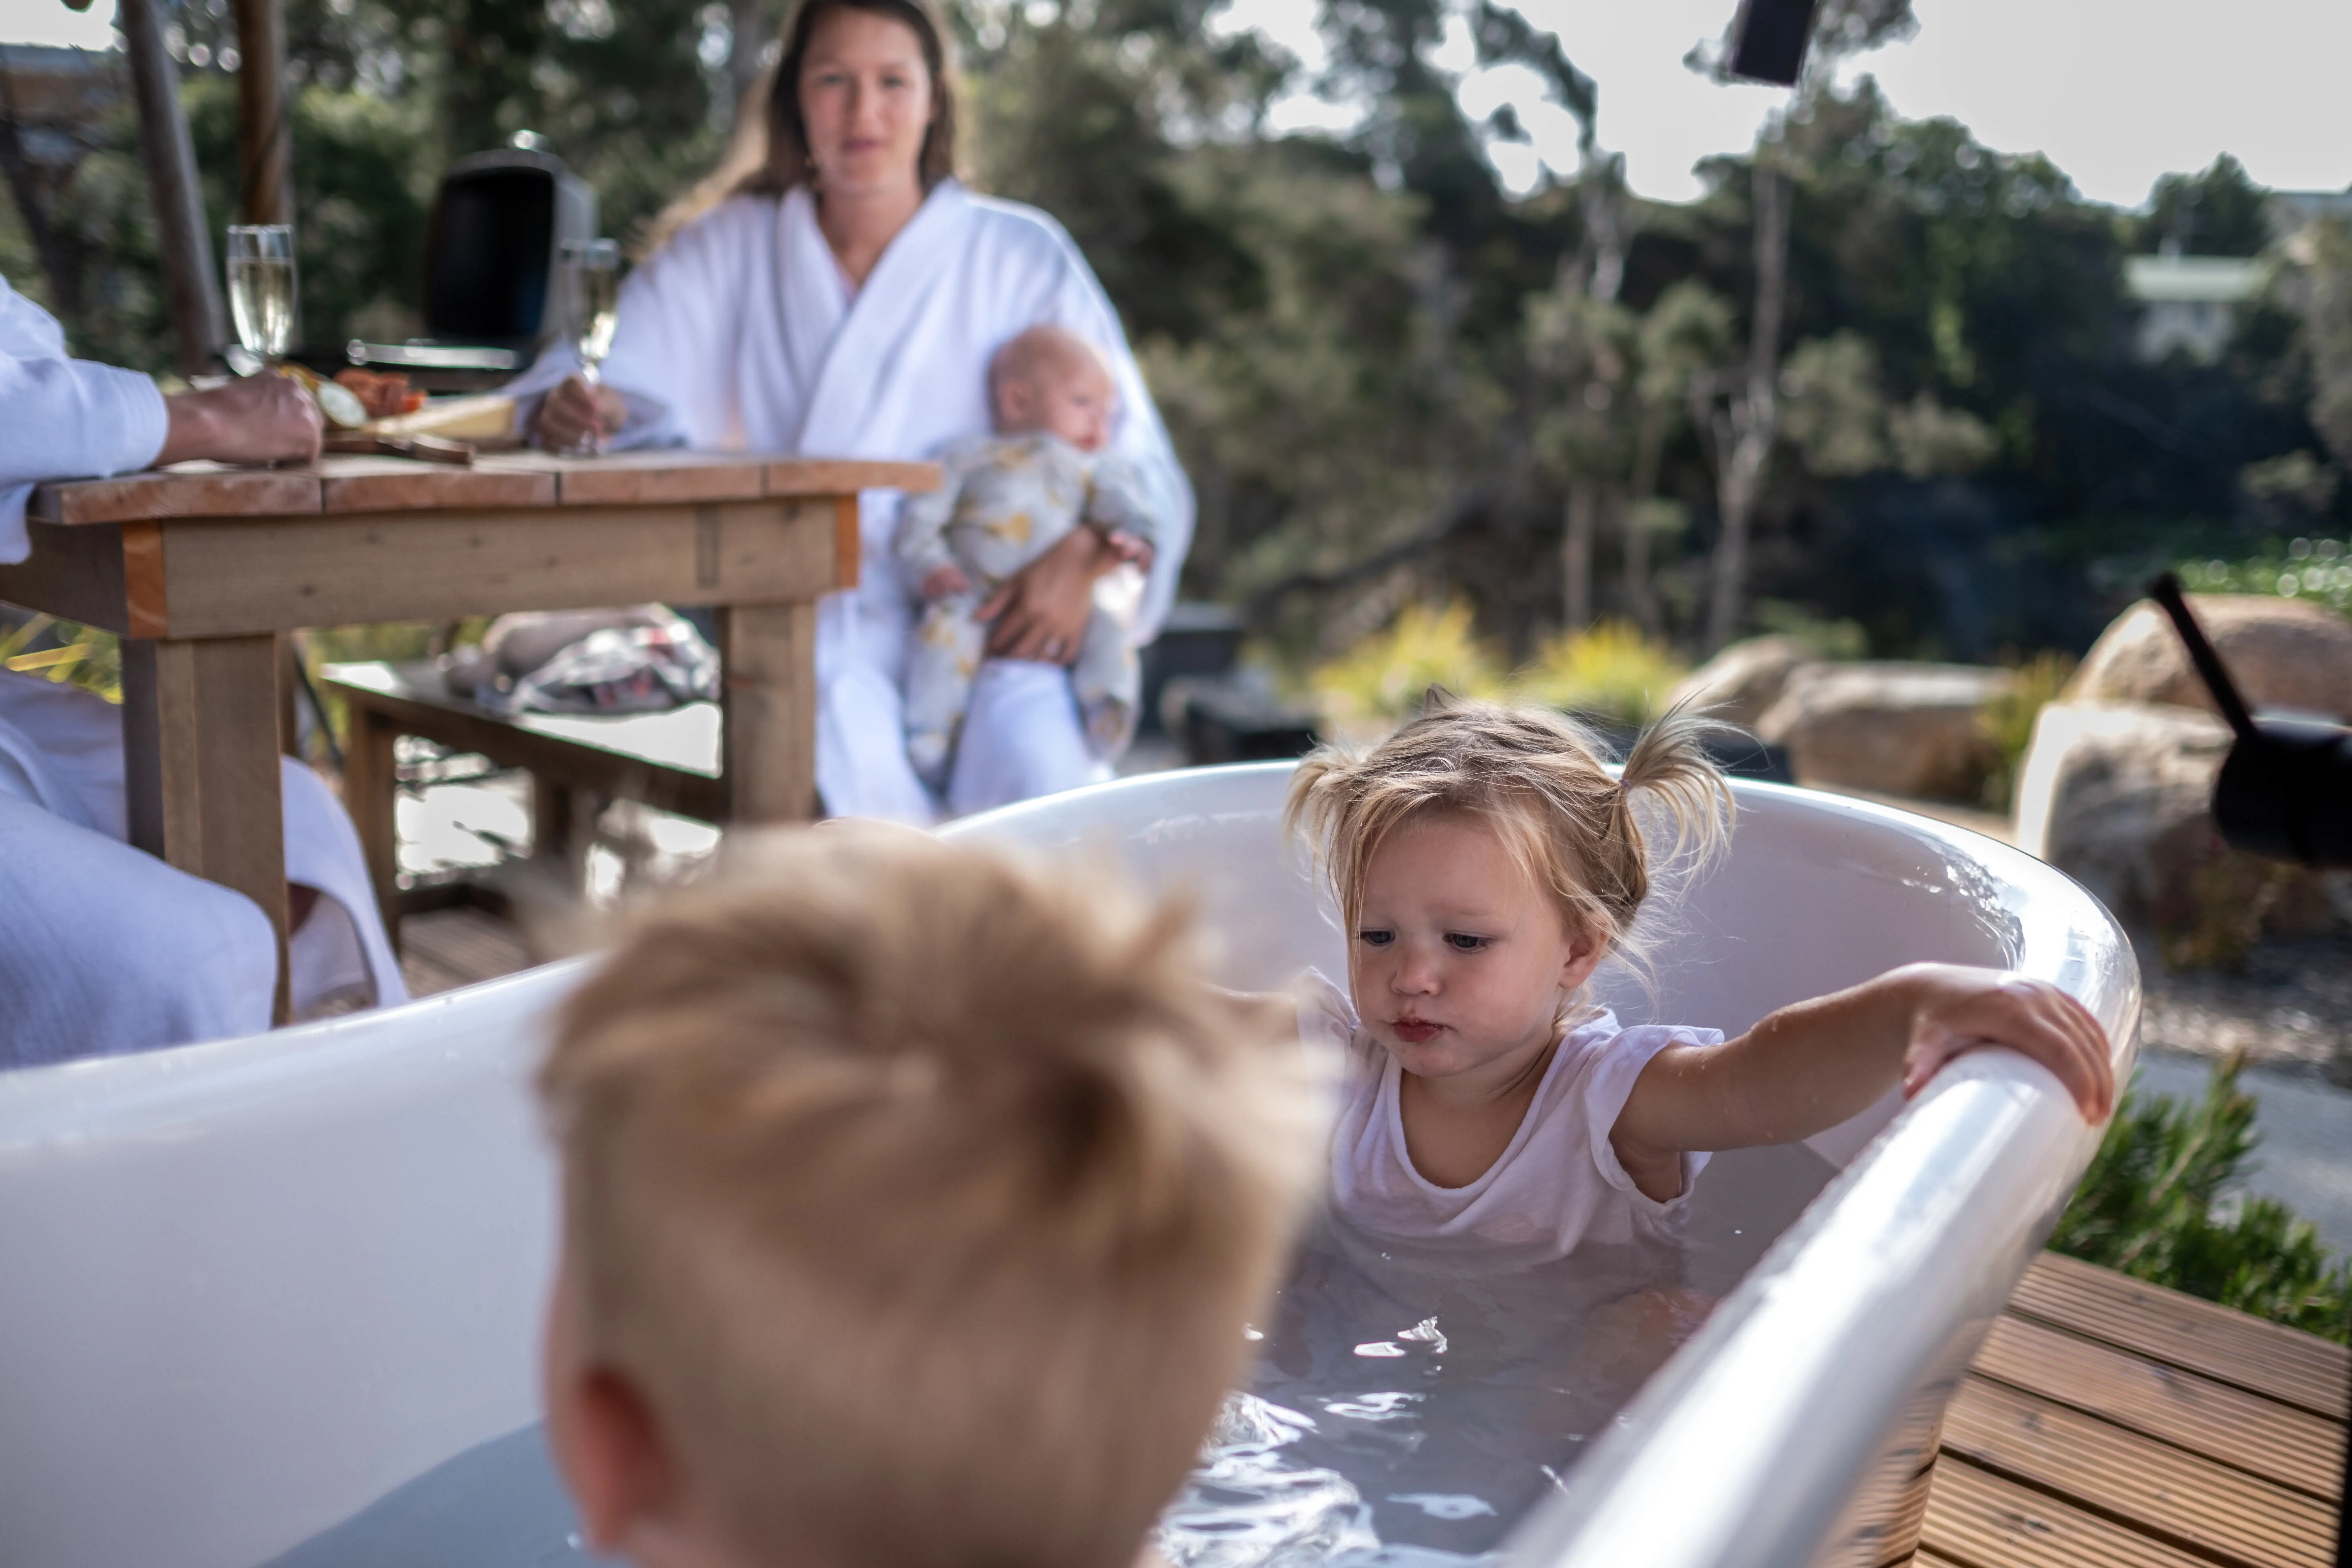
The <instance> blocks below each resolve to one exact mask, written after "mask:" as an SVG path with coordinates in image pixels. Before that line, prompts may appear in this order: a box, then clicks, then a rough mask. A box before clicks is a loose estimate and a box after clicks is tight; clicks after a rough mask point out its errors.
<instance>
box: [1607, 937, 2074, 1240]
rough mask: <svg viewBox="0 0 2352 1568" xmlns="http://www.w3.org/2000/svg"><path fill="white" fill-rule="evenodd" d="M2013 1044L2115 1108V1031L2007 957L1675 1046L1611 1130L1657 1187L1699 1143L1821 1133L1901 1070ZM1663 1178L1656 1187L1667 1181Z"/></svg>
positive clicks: (1631, 1164) (1905, 1073)
mask: <svg viewBox="0 0 2352 1568" xmlns="http://www.w3.org/2000/svg"><path fill="white" fill-rule="evenodd" d="M1980 1046H2007V1047H2010V1048H2011V1050H2016V1051H2021V1052H2023V1053H2024V1054H2025V1055H2026V1056H2028V1057H2031V1058H2033V1059H2034V1060H2035V1061H2038V1062H2040V1063H2041V1064H2042V1066H2043V1067H2046V1068H2049V1069H2050V1070H2051V1071H2052V1072H2053V1073H2054V1074H2056V1075H2057V1078H2058V1081H2059V1082H2060V1083H2062V1084H2063V1085H2065V1086H2066V1090H2067V1092H2068V1093H2070V1094H2072V1095H2073V1096H2074V1103H2075V1105H2076V1106H2077V1107H2078V1108H2080V1110H2082V1113H2083V1117H2084V1121H2092V1122H2098V1121H2105V1119H2106V1117H2107V1115H2108V1114H2109V1112H2111V1111H2112V1110H2114V1108H2115V1095H2116V1079H2115V1065H2114V1061H2113V1058H2112V1057H2111V1056H2110V1054H2109V1051H2108V1047H2107V1037H2106V1032H2105V1030H2103V1029H2102V1028H2100V1027H2099V1023H2098V1020H2097V1019H2095V1018H2094V1017H2092V1016H2091V1015H2090V1012H2089V1010H2088V1009H2086V1008H2085V1007H2084V1005H2082V1004H2081V1003H2079V1002H2077V1001H2075V1000H2074V998H2073V997H2072V996H2069V995H2067V994H2065V993H2064V992H2063V991H2061V990H2059V989H2058V988H2057V987H2056V986H2054V985H2052V984H2047V983H2045V982H2043V981H2039V980H2029V979H2027V978H2025V977H2024V976H2023V975H2021V974H2013V973H2008V972H2006V971H2003V970H1998V969H1973V968H1969V967H1967V966H1964V965H1961V964H1956V963H1912V964H1906V965H1905V966H1904V967H1902V968H1901V969H1894V970H1889V971H1888V972H1887V973H1885V974H1882V975H1880V976H1879V977H1878V978H1877V979H1875V980H1869V981H1865V982H1864V983H1863V984H1860V985H1856V986H1854V987H1853V988H1852V989H1850V990H1846V991H1840V992H1836V993H1833V994H1831V995H1828V996H1817V997H1815V998H1814V999H1813V1000H1811V1001H1810V1002H1800V1003H1797V1004H1796V1005H1793V1006H1789V1007H1783V1008H1781V1009H1780V1010H1779V1011H1778V1012H1775V1013H1772V1014H1769V1015H1768V1016H1766V1017H1765V1018H1764V1019H1763V1021H1762V1022H1760V1023H1759V1024H1758V1025H1757V1026H1755V1027H1754V1028H1752V1029H1750V1030H1748V1033H1746V1034H1744V1035H1742V1036H1740V1037H1738V1039H1735V1040H1727V1041H1725V1042H1724V1043H1723V1044H1722V1045H1719V1046H1670V1047H1667V1048H1666V1049H1664V1050H1663V1051H1660V1052H1659V1053H1658V1054H1657V1055H1656V1056H1655V1057H1654V1058H1651V1061H1650V1065H1649V1066H1648V1067H1646V1068H1643V1070H1642V1076H1641V1077H1640V1078H1639V1079H1636V1080H1635V1082H1634V1085H1633V1094H1632V1096H1631V1097H1630V1098H1628V1099H1627V1100H1626V1101H1625V1109H1624V1110H1623V1111H1622V1113H1621V1114H1620V1115H1619V1116H1618V1118H1617V1124H1616V1126H1615V1127H1614V1128H1613V1129H1612V1131H1611V1133H1610V1142H1611V1143H1612V1146H1613V1147H1614V1148H1615V1150H1616V1152H1617V1157H1618V1159H1619V1160H1620V1161H1621V1162H1622V1163H1623V1164H1624V1166H1625V1169H1626V1173H1628V1174H1629V1175H1631V1176H1632V1177H1633V1182H1634V1184H1635V1185H1636V1186H1638V1187H1640V1188H1641V1189H1642V1191H1643V1192H1644V1193H1647V1194H1650V1195H1651V1196H1653V1197H1660V1198H1662V1199H1663V1198H1672V1197H1674V1196H1675V1195H1676V1194H1678V1193H1679V1191H1680V1189H1681V1180H1682V1178H1681V1156H1682V1154H1683V1153H1684V1152H1686V1151H1696V1150H1710V1151H1711V1150H1718V1149H1745V1148H1748V1147H1751V1146H1753V1145H1756V1144H1759V1143H1787V1142H1793V1141H1795V1140H1797V1139H1800V1138H1809V1137H1811V1136H1812V1134H1814V1133H1816V1132H1820V1131H1823V1130H1825V1129H1827V1128H1831V1127H1834V1126H1836V1125H1837V1124H1838V1123H1839V1122H1841V1121H1845V1120H1846V1119H1847V1118H1848V1117H1852V1116H1855V1115H1858V1114H1860V1113H1861V1112H1862V1111H1864V1110H1867V1109H1868V1108H1869V1107H1870V1106H1871V1105H1872V1104H1874V1102H1875V1101H1876V1100H1878V1098H1879V1096H1881V1095H1883V1094H1885V1092H1886V1090H1887V1089H1888V1088H1889V1087H1890V1086H1892V1085H1893V1084H1895V1082H1897V1081H1898V1080H1899V1081H1900V1082H1901V1083H1902V1086H1903V1092H1904V1094H1905V1096H1906V1098H1907V1097H1908V1096H1910V1095H1913V1094H1916V1093H1917V1092H1918V1091H1919V1089H1921V1088H1922V1087H1923V1086H1924V1085H1925V1084H1926V1083H1927V1080H1928V1079H1930V1078H1932V1077H1934V1076H1935V1074H1936V1070H1937V1068H1940V1067H1942V1066H1943V1065H1944V1064H1945V1063H1946V1062H1948V1061H1949V1060H1950V1059H1951V1058H1954V1057H1956V1056H1958V1055H1959V1054H1960V1053H1962V1052H1963V1051H1970V1050H1974V1049H1976V1048H1978V1047H1980ZM1653 1189H1655V1190H1653Z"/></svg>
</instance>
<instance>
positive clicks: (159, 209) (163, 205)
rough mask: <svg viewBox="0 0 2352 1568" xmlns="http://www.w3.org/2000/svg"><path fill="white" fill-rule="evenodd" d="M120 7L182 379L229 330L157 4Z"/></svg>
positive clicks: (123, 2)
mask: <svg viewBox="0 0 2352 1568" xmlns="http://www.w3.org/2000/svg"><path fill="white" fill-rule="evenodd" d="M118 4H119V5H120V7H121V10H120V13H119V15H118V16H117V20H118V21H119V23H120V24H121V27H122V37H123V41H124V43H125V44H126V45H127V46H128V47H129V51H130V55H131V85H132V89H133V91H134V92H135V94H136V95H137V98H138V102H139V144H140V147H141V149H142V151H143V152H144V153H146V155H147V180H148V184H150V185H151V186H152V188H153V191H154V196H155V226H156V230H157V237H158V238H159V239H160V240H161V242H162V246H163V287H164V290H165V292H166V293H167V294H168V295H169V297H170V299H171V301H172V335H173V356H172V358H173V364H174V365H175V366H176V367H177V368H178V370H179V372H180V374H182V375H201V374H205V373H206V372H208V371H210V370H212V369H214V368H215V365H214V362H215V358H216V357H217V356H218V354H219V353H220V348H221V344H223V343H224V342H227V341H228V331H227V329H226V326H225V325H224V322H223V318H222V315H221V298H220V283H219V279H217V278H215V276H214V273H213V241H212V231H211V230H210V229H209V228H207V227H206V226H205V201H204V194H203V192H202V191H201V190H200V189H199V188H198V187H197V184H196V149H195V143H194V142H192V141H191V140H190V139H189V136H188V117H187V115H186V114H185V113H184V112H183V111H182V110H181V108H180V73H179V69H178V68H177V67H175V66H173V63H172V57H171V56H170V55H169V54H168V53H166V52H165V51H164V48H163V6H162V3H161V0H118Z"/></svg>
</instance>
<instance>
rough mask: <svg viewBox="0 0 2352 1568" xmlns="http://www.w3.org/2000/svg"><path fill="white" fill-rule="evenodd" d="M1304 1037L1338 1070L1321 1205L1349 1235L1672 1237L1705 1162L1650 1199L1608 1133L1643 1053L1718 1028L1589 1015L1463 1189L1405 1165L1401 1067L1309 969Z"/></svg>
mask: <svg viewBox="0 0 2352 1568" xmlns="http://www.w3.org/2000/svg"><path fill="white" fill-rule="evenodd" d="M1295 994H1296V995H1297V1002H1298V1028H1299V1034H1300V1037H1302V1038H1303V1039H1304V1040H1306V1041H1307V1043H1308V1045H1310V1046H1320V1047H1324V1048H1328V1049H1329V1050H1332V1051H1335V1052H1338V1053H1340V1054H1341V1055H1342V1056H1343V1057H1344V1059H1345V1063H1346V1067H1345V1071H1344V1077H1343V1079H1342V1087H1341V1089H1340V1093H1339V1120H1338V1123H1337V1125H1336V1126H1335V1127H1334V1128H1333V1130H1332V1134H1331V1201H1332V1204H1333V1206H1335V1207H1336V1208H1338V1209H1339V1212H1340V1213H1341V1214H1343V1215H1346V1216H1347V1217H1348V1219H1349V1221H1351V1222H1352V1223H1353V1224H1354V1225H1356V1226H1358V1227H1359V1228H1360V1229H1362V1230H1365V1231H1368V1232H1370V1233H1373V1234H1375V1235H1382V1236H1392V1237H1411V1238H1415V1239H1454V1238H1460V1239H1465V1240H1470V1239H1475V1240H1477V1241H1479V1242H1483V1243H1492V1244H1500V1245H1505V1246H1508V1247H1515V1248H1521V1249H1526V1250H1527V1251H1528V1253H1529V1254H1530V1258H1529V1260H1530V1261H1533V1260H1534V1258H1537V1257H1547V1258H1559V1257H1563V1256H1565V1255H1566V1254H1568V1253H1570V1252H1572V1251H1574V1250H1575V1249H1576V1248H1577V1247H1579V1246H1580V1245H1583V1244H1584V1243H1587V1242H1591V1243H1597V1244H1601V1245H1604V1246H1609V1245H1623V1244H1626V1243H1629V1242H1633V1241H1637V1240H1650V1239H1659V1240H1663V1239H1669V1238H1671V1237H1672V1236H1673V1235H1674V1234H1675V1232H1676V1231H1677V1230H1678V1229H1679V1228H1680V1225H1681V1221H1682V1216H1683V1215H1684V1214H1685V1212H1686V1211H1687V1209H1688V1208H1689V1205H1690V1194H1691V1185H1692V1184H1693V1183H1694V1182H1695V1181H1696V1180H1697V1178H1698V1173H1699V1171H1700V1169H1701V1168H1702V1167H1703V1166H1705V1165H1706V1155H1705V1154H1685V1155H1684V1156H1683V1182H1682V1191H1681V1193H1680V1194H1677V1195H1676V1196H1675V1198H1674V1199H1673V1201H1671V1202H1669V1203H1659V1202H1658V1201H1657V1200H1656V1199H1654V1198H1651V1197H1647V1196H1645V1195H1643V1193H1642V1191H1641V1189H1640V1188H1638V1187H1636V1186H1634V1184H1633V1177H1631V1176H1630V1175H1628V1174H1627V1173H1626V1172H1625V1167H1624V1166H1623V1165H1622V1164H1620V1163H1618V1160H1617V1152H1616V1150H1615V1149H1614V1148H1613V1147H1612V1145H1611V1143H1610V1142H1609V1133H1610V1130H1611V1129H1612V1128H1613V1127H1615V1126H1616V1124H1617V1117H1618V1114H1619V1113H1620V1112H1621V1111H1622V1110H1624V1109H1625V1101H1626V1100H1627V1099H1628V1098H1629V1097H1631V1095H1632V1094H1633V1080H1634V1079H1637V1078H1639V1077H1641V1076H1642V1069H1643V1068H1645V1067H1647V1066H1649V1065H1650V1058H1653V1057H1654V1056H1656V1055H1657V1054H1658V1053H1659V1052H1660V1051H1662V1050H1664V1049H1665V1047H1668V1046H1670V1045H1675V1044H1682V1045H1696V1046H1712V1045H1717V1044H1720V1043H1721V1042H1722V1039H1723V1036H1722V1033H1721V1032H1720V1031H1718V1030H1715V1029H1694V1028H1684V1027H1680V1026H1671V1027H1670V1026H1664V1025H1654V1024H1638V1025H1635V1026H1633V1027H1632V1028H1621V1027H1619V1026H1618V1023H1617V1018H1616V1015H1614V1014H1613V1013H1611V1012H1609V1011H1607V1010H1606V1009H1595V1010H1594V1011H1593V1012H1591V1013H1590V1014H1588V1015H1586V1016H1584V1017H1582V1018H1580V1019H1579V1020H1577V1021H1576V1022H1575V1023H1574V1024H1572V1025H1571V1026H1570V1028H1569V1031H1568V1036H1567V1037H1566V1038H1565V1039H1563V1040H1561V1041H1560V1044H1559V1049H1558V1050H1556V1051H1554V1052H1553V1053H1552V1058H1551V1062H1550V1065H1549V1066H1548V1067H1547V1068H1545V1069H1544V1076H1543V1081H1542V1083H1541V1084H1539V1085H1538V1087H1537V1089H1536V1098H1535V1102H1534V1103H1533V1104H1532V1105H1530V1106H1528V1113H1527V1116H1526V1118H1525V1119H1524V1120H1523V1121H1521V1122H1520V1123H1519V1127H1518V1131H1517V1132H1515V1133H1514V1134H1512V1137H1511V1142H1510V1143H1509V1145H1508V1146H1507V1148H1506V1149H1505V1150H1504V1151H1503V1153H1502V1157H1501V1158H1499V1159H1497V1160H1496V1162H1495V1163H1494V1164H1493V1165H1492V1166H1490V1167H1488V1169H1487V1170H1486V1173H1485V1174H1483V1175H1481V1176H1480V1177H1479V1178H1478V1179H1477V1180H1476V1181H1475V1182H1472V1183H1471V1184H1469V1185H1467V1186H1462V1187H1441V1186H1438V1185H1436V1184H1433V1183H1432V1182H1429V1181H1427V1180H1425V1179H1423V1176H1422V1174H1421V1173H1420V1172H1418V1171H1416V1170H1414V1169H1413V1165H1412V1159H1411V1158H1410V1156H1408V1154H1407V1153H1406V1152H1405V1141H1404V1121H1403V1119H1402V1115H1401V1114H1400V1112H1399V1110H1398V1098H1397V1096H1398V1090H1399V1087H1400V1080H1401V1079H1402V1070H1401V1069H1400V1068H1398V1067H1397V1065H1396V1061H1395V1059H1394V1058H1391V1056H1390V1055H1389V1053H1388V1052H1387V1051H1386V1050H1384V1049H1383V1048H1381V1044H1380V1042H1379V1041H1377V1040H1375V1039H1373V1038H1372V1037H1370V1036H1369V1035H1367V1034H1365V1033H1364V1031H1363V1028H1362V1026H1361V1025H1360V1023H1359V1022H1358V1021H1357V1017H1356V1009H1355V1006H1354V1005H1353V1004H1352V1003H1350V1002H1349V999H1348V996H1347V994H1346V993H1345V992H1343V991H1341V990H1340V989H1339V987H1338V986H1336V985H1334V984H1331V983H1330V981H1328V980H1327V979H1325V978H1324V977H1323V976H1322V975H1321V974H1319V973H1316V972H1315V971H1313V970H1309V971H1307V973H1306V975H1305V976H1304V977H1303V978H1302V979H1301V981H1300V983H1299V984H1298V986H1297V989H1296V993H1295Z"/></svg>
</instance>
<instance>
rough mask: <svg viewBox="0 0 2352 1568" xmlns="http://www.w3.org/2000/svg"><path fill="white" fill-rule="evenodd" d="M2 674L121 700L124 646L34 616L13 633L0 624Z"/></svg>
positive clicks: (93, 631) (87, 629)
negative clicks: (6, 673) (35, 677)
mask: <svg viewBox="0 0 2352 1568" xmlns="http://www.w3.org/2000/svg"><path fill="white" fill-rule="evenodd" d="M0 669H6V670H10V671H13V672H14V673H16V674H18V675H37V676H40V677H42V678H44V679H48V680H51V681H55V682H58V683H59V684H61V685H67V686H79V687H80V688H81V689H83V690H84V691H91V692H95V693H97V694H98V695H99V696H100V697H103V698H105V699H106V700H108V701H109V702H121V700H122V645H121V643H120V642H119V641H117V640H116V638H115V637H114V634H113V633H111V632H102V631H100V630H99V629H98V628H97V627H96V626H80V625H78V624H76V623H75V622H72V621H61V620H58V618H57V617H56V616H39V615H37V616H31V617H30V618H28V619H26V621H25V622H23V623H22V624H21V625H18V626H13V627H12V626H6V625H5V623H0Z"/></svg>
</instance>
